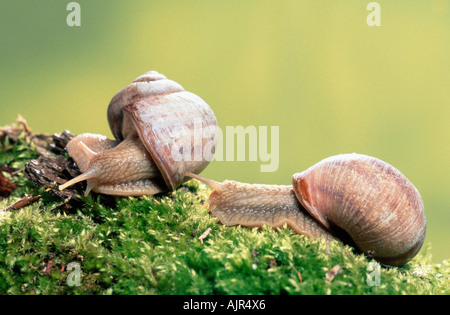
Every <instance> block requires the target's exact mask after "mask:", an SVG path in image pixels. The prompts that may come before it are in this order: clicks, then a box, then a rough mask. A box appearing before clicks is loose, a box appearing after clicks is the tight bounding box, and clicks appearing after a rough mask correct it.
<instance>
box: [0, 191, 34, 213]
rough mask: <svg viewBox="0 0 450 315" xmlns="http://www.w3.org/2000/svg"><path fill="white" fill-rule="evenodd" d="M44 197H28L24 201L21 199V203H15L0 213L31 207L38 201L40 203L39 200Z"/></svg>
mask: <svg viewBox="0 0 450 315" xmlns="http://www.w3.org/2000/svg"><path fill="white" fill-rule="evenodd" d="M41 197H42V195H37V196H31V194H30V195H28V196H26V197H23V198H22V199H20V200H19V201H17V202H15V203H13V204H12V205H9V206H7V207H6V208H3V209H1V210H0V211H8V210H19V209H22V208H24V207H26V206H29V205H31V204H33V203H35V202H36V201H38V200H39V199H41Z"/></svg>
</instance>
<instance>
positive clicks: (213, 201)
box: [191, 154, 426, 266]
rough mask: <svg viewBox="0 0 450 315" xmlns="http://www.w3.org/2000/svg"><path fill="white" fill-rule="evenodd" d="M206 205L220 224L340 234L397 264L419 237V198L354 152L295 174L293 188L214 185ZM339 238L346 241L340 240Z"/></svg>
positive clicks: (422, 223)
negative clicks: (284, 226)
mask: <svg viewBox="0 0 450 315" xmlns="http://www.w3.org/2000/svg"><path fill="white" fill-rule="evenodd" d="M191 176H192V177H194V178H197V179H199V180H201V181H203V182H205V183H206V184H208V185H210V186H212V187H213V188H214V190H213V192H212V193H211V195H210V198H209V200H208V204H209V207H210V211H211V213H212V215H213V216H216V217H217V218H219V220H220V221H221V222H222V223H223V224H225V225H242V226H246V227H261V226H263V225H268V226H271V227H274V228H276V227H281V226H282V225H283V224H285V223H286V224H287V225H288V226H289V227H291V228H292V229H293V230H294V231H295V232H297V233H299V234H304V235H306V236H309V237H325V238H327V239H339V238H340V237H341V233H339V232H336V227H337V228H338V229H339V230H343V231H345V233H346V234H347V235H348V236H349V237H350V238H351V243H352V244H353V245H354V246H356V247H357V248H358V249H359V250H361V251H362V252H364V253H369V254H370V255H371V256H373V257H374V258H375V259H377V260H378V261H380V262H382V263H385V264H387V265H393V266H399V265H403V264H405V263H406V262H407V261H409V260H410V259H412V258H413V257H414V256H415V255H416V254H417V252H418V251H419V250H420V248H421V246H422V244H423V241H424V238H425V232H426V219H425V213H424V206H423V201H422V198H421V196H420V194H419V192H418V190H417V189H416V188H415V187H414V185H413V184H412V183H411V182H410V181H409V180H408V179H407V178H406V177H405V176H404V175H403V174H402V173H400V171H398V170H397V169H395V168H394V167H393V166H391V165H389V164H388V163H386V162H383V161H381V160H379V159H376V158H373V157H370V156H366V155H361V154H342V155H337V156H333V157H330V158H327V159H325V160H323V161H321V162H319V163H317V164H316V165H314V166H312V167H311V168H309V169H307V170H305V171H304V172H302V173H298V174H294V176H293V178H292V182H293V185H292V186H276V185H250V184H244V183H238V182H234V181H225V182H223V183H218V182H215V181H211V180H208V179H204V178H202V177H200V176H196V175H191ZM347 235H346V236H347Z"/></svg>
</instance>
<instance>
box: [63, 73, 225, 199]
mask: <svg viewBox="0 0 450 315" xmlns="http://www.w3.org/2000/svg"><path fill="white" fill-rule="evenodd" d="M108 122H109V125H110V127H111V131H112V133H113V135H114V137H115V138H116V139H117V140H116V141H113V140H109V139H107V138H106V137H104V136H101V135H93V134H88V133H86V134H82V135H79V136H77V137H75V138H74V139H72V140H71V141H70V142H69V143H68V144H67V152H68V153H69V156H71V157H72V158H73V159H74V161H75V163H76V164H77V166H78V168H79V169H80V171H81V172H82V174H81V175H80V176H78V177H76V178H74V179H72V180H70V181H68V182H67V183H65V184H63V185H61V186H60V189H65V188H66V187H68V186H70V185H73V184H75V183H77V182H80V181H83V180H86V181H87V189H86V192H85V195H87V194H88V193H89V191H91V190H93V191H94V192H98V193H103V194H109V195H119V196H142V195H154V194H156V193H159V192H163V191H168V190H173V189H176V188H177V187H178V186H180V185H181V184H182V183H183V182H185V181H186V180H187V179H188V178H186V177H185V176H184V173H185V172H192V173H195V174H198V173H200V172H201V171H202V170H203V169H204V168H205V167H206V166H207V165H208V163H209V161H210V160H211V159H212V156H213V155H214V150H215V144H216V138H215V137H216V128H217V121H216V118H215V116H214V113H213V111H212V110H211V108H210V107H209V105H208V104H206V103H205V101H203V100H202V99H201V98H200V97H199V96H197V95H195V94H193V93H190V92H187V91H185V90H184V89H183V87H182V86H181V85H179V84H178V83H176V82H174V81H172V80H168V79H167V78H166V77H165V76H164V75H162V74H160V73H158V72H156V71H149V72H147V73H145V74H144V75H142V76H140V77H138V78H137V79H136V80H134V81H133V83H131V84H130V85H128V86H127V87H125V88H123V89H122V90H120V91H119V92H118V93H117V94H116V95H115V96H114V97H113V99H112V100H111V102H110V104H109V107H108ZM195 124H197V125H199V126H200V128H197V129H200V132H199V131H198V130H196V129H195V128H194V125H195ZM183 150H184V151H185V153H186V152H187V153H186V154H188V155H186V154H185V155H184V156H182V155H181V154H180V152H182V151H183ZM179 151H180V152H179ZM196 152H201V153H202V155H200V158H199V155H198V154H197V155H196V156H194V154H196ZM182 157H184V158H182ZM186 157H187V158H186Z"/></svg>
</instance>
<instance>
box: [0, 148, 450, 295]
mask: <svg viewBox="0 0 450 315" xmlns="http://www.w3.org/2000/svg"><path fill="white" fill-rule="evenodd" d="M35 156H36V154H35V153H34V152H33V151H32V148H31V147H30V146H29V145H27V144H26V143H25V144H24V143H18V144H14V145H13V148H11V147H10V149H9V151H7V152H5V151H3V152H1V153H0V160H1V161H2V163H5V164H9V165H11V163H17V164H16V165H18V166H19V168H21V167H23V165H24V162H26V161H27V160H30V159H31V158H34V157H35ZM11 178H12V179H13V180H14V181H15V182H16V183H18V184H19V185H20V188H19V189H18V190H16V191H15V192H14V193H13V194H12V195H11V196H10V197H9V198H8V199H5V200H3V201H0V209H2V208H4V207H6V206H8V205H10V204H12V203H13V202H15V201H17V200H18V199H20V198H21V197H23V196H24V195H25V194H27V193H29V192H30V191H31V189H35V190H36V188H33V187H32V186H31V184H30V183H29V182H27V180H26V178H25V177H24V176H23V175H21V173H20V172H18V173H17V174H15V175H13V176H11ZM37 192H39V193H43V194H45V191H43V190H38V191H37ZM209 193H210V190H209V189H208V188H207V187H205V186H203V185H202V184H200V183H198V182H196V181H190V182H188V183H186V184H185V185H184V186H183V187H181V188H180V189H178V190H177V191H174V192H171V193H168V194H165V195H161V196H157V197H141V198H115V199H114V202H111V200H110V199H108V198H105V197H103V196H99V195H91V196H89V197H87V198H84V199H83V201H84V203H83V206H82V207H80V208H79V209H77V210H75V211H70V212H69V213H65V212H64V211H62V210H58V209H57V210H52V211H49V209H50V208H52V207H53V206H55V205H56V204H58V202H60V201H59V200H54V199H53V198H52V197H50V196H49V195H45V198H42V199H41V200H40V201H39V202H37V203H35V204H33V205H30V206H27V207H25V208H22V209H20V210H8V211H0V294H450V285H449V274H450V263H449V262H448V261H444V262H442V263H441V264H431V263H430V257H429V256H428V255H427V254H426V253H427V251H425V252H424V254H421V255H419V256H418V257H416V258H415V259H414V260H413V261H412V262H410V263H408V264H407V265H406V266H404V267H402V268H387V267H382V268H381V273H380V285H378V286H377V285H373V286H370V285H368V283H367V277H368V275H369V274H370V272H371V270H368V269H367V268H368V264H369V263H370V261H369V260H368V259H367V258H366V257H364V256H361V255H357V254H355V253H354V252H353V250H352V249H351V248H350V247H347V246H343V245H341V244H338V243H328V244H327V243H326V242H325V241H324V240H320V239H307V238H305V237H303V236H300V235H296V234H295V233H293V232H292V231H291V230H290V229H289V228H287V227H284V228H282V229H279V230H277V231H275V230H272V229H270V228H264V229H262V230H257V229H246V228H241V227H224V226H222V225H220V224H219V223H218V222H217V219H215V218H213V217H211V216H210V214H209V213H208V210H207V208H206V207H204V203H205V201H206V200H207V198H208V195H209ZM207 228H211V232H210V234H209V235H208V236H206V238H205V239H204V241H203V243H202V242H201V241H200V240H199V236H200V235H201V234H202V233H203V232H204V231H205V230H206V229H207ZM70 263H77V264H78V266H79V267H80V270H81V281H80V285H79V286H78V285H72V286H71V285H69V284H68V282H67V279H68V278H69V280H70V279H75V278H73V277H72V276H73V273H72V272H73V271H74V270H75V269H71V270H68V268H67V266H68V265H69V264H70ZM337 265H339V266H341V267H342V270H341V273H339V274H337V275H335V277H334V278H332V279H331V280H328V281H326V275H327V273H328V272H329V271H330V270H331V269H332V268H333V267H334V266H337ZM71 273H72V274H71Z"/></svg>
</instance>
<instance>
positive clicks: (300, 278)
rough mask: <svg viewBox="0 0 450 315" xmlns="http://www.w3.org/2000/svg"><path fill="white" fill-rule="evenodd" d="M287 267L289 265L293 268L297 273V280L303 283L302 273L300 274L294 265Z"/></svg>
mask: <svg viewBox="0 0 450 315" xmlns="http://www.w3.org/2000/svg"><path fill="white" fill-rule="evenodd" d="M289 267H291V268H292V269H294V271H295V272H296V273H297V277H298V280H300V283H303V278H302V274H301V273H300V272H299V271H298V270H297V269H296V268H295V267H294V266H292V265H289Z"/></svg>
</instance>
